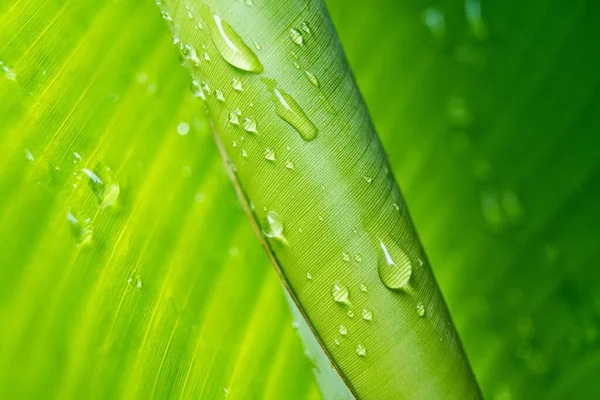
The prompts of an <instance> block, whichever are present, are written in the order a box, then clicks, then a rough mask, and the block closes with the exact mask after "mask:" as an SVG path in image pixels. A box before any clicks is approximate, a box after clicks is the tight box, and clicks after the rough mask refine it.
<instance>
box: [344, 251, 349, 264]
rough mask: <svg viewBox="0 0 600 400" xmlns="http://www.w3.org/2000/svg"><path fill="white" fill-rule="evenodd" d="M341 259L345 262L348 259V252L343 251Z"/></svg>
mask: <svg viewBox="0 0 600 400" xmlns="http://www.w3.org/2000/svg"><path fill="white" fill-rule="evenodd" d="M342 260H344V261H346V262H348V261H350V254H348V253H346V252H343V253H342Z"/></svg>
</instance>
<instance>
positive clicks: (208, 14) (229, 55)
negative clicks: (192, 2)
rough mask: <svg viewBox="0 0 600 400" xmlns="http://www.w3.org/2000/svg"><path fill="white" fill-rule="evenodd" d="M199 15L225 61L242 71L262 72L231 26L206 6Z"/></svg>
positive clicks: (261, 68)
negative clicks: (207, 25)
mask: <svg viewBox="0 0 600 400" xmlns="http://www.w3.org/2000/svg"><path fill="white" fill-rule="evenodd" d="M200 14H201V16H202V18H203V19H204V21H205V22H206V23H207V24H209V29H210V36H211V39H212V41H213V43H214V44H215V46H216V47H217V49H218V50H219V53H220V54H221V56H222V57H223V59H225V61H227V62H228V63H229V64H231V65H233V66H234V67H237V68H239V69H243V70H244V71H249V72H254V73H260V72H262V71H263V70H264V67H263V65H262V64H261V62H260V60H259V59H258V57H257V56H256V54H254V52H253V51H252V49H250V47H248V46H247V45H246V43H244V41H243V40H242V38H241V37H240V35H239V34H238V33H237V32H236V31H235V30H234V29H233V28H232V27H231V25H229V24H228V23H227V22H226V21H225V20H223V19H222V18H221V17H220V16H218V15H216V14H213V13H212V11H211V10H210V8H209V7H208V6H207V5H206V4H204V5H202V7H201V8H200Z"/></svg>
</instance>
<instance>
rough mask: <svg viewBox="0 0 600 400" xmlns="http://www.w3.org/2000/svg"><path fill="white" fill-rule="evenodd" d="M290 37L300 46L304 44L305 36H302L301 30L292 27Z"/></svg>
mask: <svg viewBox="0 0 600 400" xmlns="http://www.w3.org/2000/svg"><path fill="white" fill-rule="evenodd" d="M290 38H291V39H292V42H294V43H296V44H297V45H298V46H302V45H304V38H303V37H302V34H301V33H300V31H298V30H297V29H295V28H292V29H290Z"/></svg>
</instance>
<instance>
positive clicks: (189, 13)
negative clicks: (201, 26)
mask: <svg viewBox="0 0 600 400" xmlns="http://www.w3.org/2000/svg"><path fill="white" fill-rule="evenodd" d="M187 16H188V18H189V19H194V15H192V12H191V11H190V10H188V12H187Z"/></svg>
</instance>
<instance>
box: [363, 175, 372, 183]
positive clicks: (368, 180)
mask: <svg viewBox="0 0 600 400" xmlns="http://www.w3.org/2000/svg"><path fill="white" fill-rule="evenodd" d="M363 178H365V181H367V183H372V182H373V178H371V177H370V176H364V177H363Z"/></svg>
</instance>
